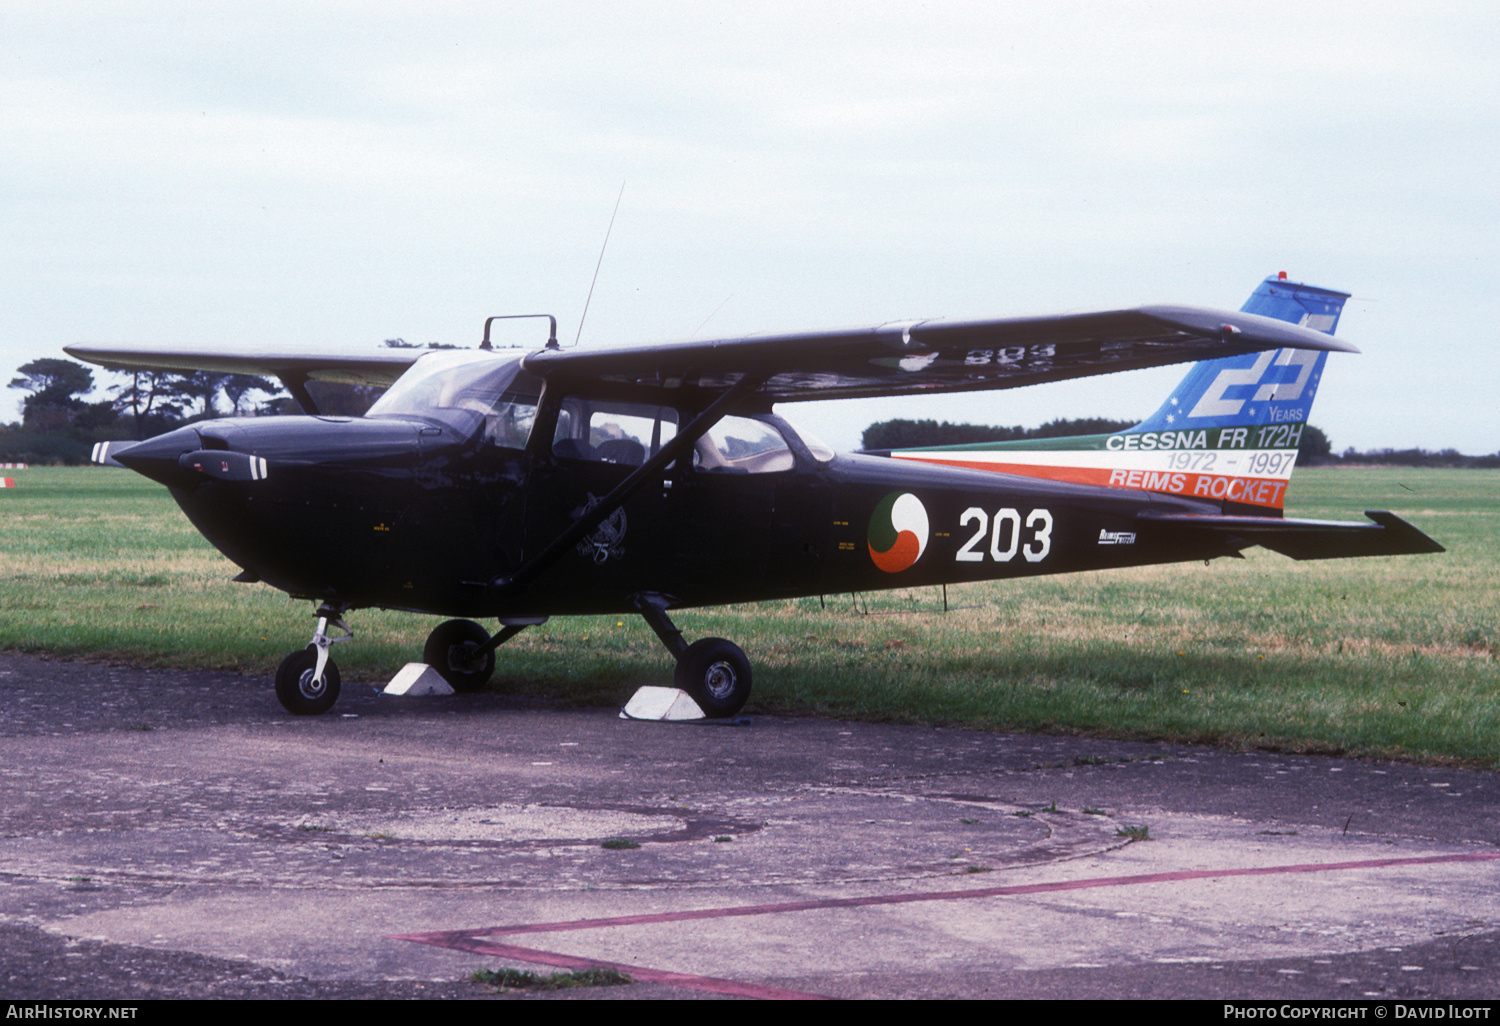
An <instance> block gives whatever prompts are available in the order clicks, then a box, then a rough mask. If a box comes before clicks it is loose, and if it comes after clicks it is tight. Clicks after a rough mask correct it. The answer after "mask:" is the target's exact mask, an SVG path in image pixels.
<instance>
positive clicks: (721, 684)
mask: <svg viewBox="0 0 1500 1026" xmlns="http://www.w3.org/2000/svg"><path fill="white" fill-rule="evenodd" d="M676 684H677V686H678V687H679V688H681V689H682V690H684V691H686V692H687V693H688V694H689V695H691V696H692V697H693V701H695V702H697V703H698V707H699V708H701V709H702V710H703V711H704V712H705V713H707V714H708V715H709V716H712V717H721V716H733V715H734V714H735V713H737V712H739V711H740V709H741V708H743V707H744V705H745V702H746V701H747V700H748V699H749V698H750V661H749V660H748V659H746V658H745V653H744V652H742V651H741V650H740V647H739V646H738V645H736V644H735V643H734V642H732V641H725V640H724V639H723V638H702V639H700V640H698V641H695V642H693V643H692V644H691V645H689V646H688V647H687V651H685V652H683V653H682V655H681V657H680V658H678V660H677V674H676Z"/></svg>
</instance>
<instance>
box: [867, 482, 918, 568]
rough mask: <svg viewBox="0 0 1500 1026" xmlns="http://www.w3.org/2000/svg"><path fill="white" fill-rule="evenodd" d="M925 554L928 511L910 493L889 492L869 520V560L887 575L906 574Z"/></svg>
mask: <svg viewBox="0 0 1500 1026" xmlns="http://www.w3.org/2000/svg"><path fill="white" fill-rule="evenodd" d="M926 551H927V508H926V507H925V506H923V505H922V500H921V499H918V498H917V497H916V496H915V495H913V494H911V493H910V492H892V493H891V494H889V495H887V496H886V497H885V498H883V499H881V500H880V504H879V505H877V506H876V507H875V512H874V514H872V515H871V517H870V558H871V559H873V560H874V561H875V565H876V566H878V567H880V569H882V570H884V571H885V572H886V573H888V574H893V573H896V572H897V571H899V570H905V569H906V568H907V567H909V566H911V565H912V564H913V563H915V562H916V561H917V560H919V559H921V558H922V553H923V552H926Z"/></svg>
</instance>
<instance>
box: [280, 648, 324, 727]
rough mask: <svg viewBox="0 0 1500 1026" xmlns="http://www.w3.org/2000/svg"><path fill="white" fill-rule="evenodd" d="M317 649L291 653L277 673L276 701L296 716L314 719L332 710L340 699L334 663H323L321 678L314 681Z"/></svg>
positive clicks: (305, 649) (282, 662)
mask: <svg viewBox="0 0 1500 1026" xmlns="http://www.w3.org/2000/svg"><path fill="white" fill-rule="evenodd" d="M317 668H318V650H317V649H316V648H315V647H313V646H312V645H309V646H307V647H306V648H304V649H302V650H301V651H299V652H293V653H292V654H291V655H289V656H287V657H286V658H285V659H283V660H282V661H281V666H279V667H278V668H277V670H276V698H277V699H278V700H279V701H280V702H281V705H282V708H284V709H285V710H286V711H287V712H289V713H295V714H296V715H298V716H317V715H319V714H321V713H326V712H327V711H328V710H329V709H332V708H333V703H334V702H336V701H338V697H339V668H338V667H337V666H334V665H333V660H332V659H330V660H328V662H326V663H324V664H323V679H322V680H316V679H314V677H313V673H314V672H315V671H316V670H317Z"/></svg>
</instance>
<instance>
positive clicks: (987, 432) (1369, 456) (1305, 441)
mask: <svg viewBox="0 0 1500 1026" xmlns="http://www.w3.org/2000/svg"><path fill="white" fill-rule="evenodd" d="M1138 423H1140V422H1139V421H1136V420H1107V419H1105V418H1103V417H1083V418H1078V419H1074V420H1068V419H1058V420H1052V421H1048V422H1047V423H1045V424H1043V425H1041V426H1040V427H1035V428H1024V427H1020V426H1016V427H997V426H994V425H989V424H954V423H951V422H949V421H941V422H939V421H935V420H882V421H878V422H876V423H874V424H871V425H870V426H869V427H867V428H865V432H864V435H863V436H862V438H861V447H862V448H864V449H867V450H885V449H918V448H923V447H926V446H933V445H972V444H974V443H978V442H1010V441H1017V440H1021V439H1028V438H1066V437H1068V436H1071V435H1103V434H1112V433H1114V432H1116V431H1123V430H1124V429H1126V428H1129V427H1134V426H1135V425H1136V424H1138ZM1297 453H1298V457H1299V459H1298V463H1299V464H1300V465H1302V466H1339V465H1349V466H1355V465H1360V466H1362V465H1374V466H1399V467H1476V468H1483V467H1500V452H1497V453H1491V454H1489V455H1486V456H1465V455H1463V454H1462V453H1460V452H1458V451H1457V450H1456V449H1443V450H1441V451H1439V452H1431V451H1429V450H1427V449H1370V450H1367V451H1360V450H1358V449H1354V448H1348V449H1345V450H1344V451H1343V453H1341V454H1335V453H1334V451H1333V443H1332V442H1330V441H1329V439H1328V436H1327V435H1326V434H1324V433H1323V432H1322V431H1321V430H1320V429H1318V428H1317V427H1315V426H1314V425H1312V424H1309V425H1307V426H1306V427H1305V428H1303V430H1302V441H1301V444H1300V445H1298V447H1297Z"/></svg>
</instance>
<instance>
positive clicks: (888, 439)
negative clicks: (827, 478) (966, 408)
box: [860, 417, 1139, 449]
mask: <svg viewBox="0 0 1500 1026" xmlns="http://www.w3.org/2000/svg"><path fill="white" fill-rule="evenodd" d="M1137 423H1139V421H1134V420H1106V419H1104V418H1102V417H1084V418H1082V419H1079V420H1066V419H1059V420H1050V421H1048V422H1047V423H1045V424H1043V425H1042V426H1041V427H1036V428H1024V427H1021V426H1019V425H1017V426H1015V427H997V426H995V425H992V424H954V423H952V422H951V421H946V420H945V421H941V422H939V421H936V420H882V421H877V422H876V423H874V424H871V425H870V426H869V427H867V428H865V433H864V435H863V436H862V437H861V438H860V447H861V448H864V449H918V448H922V447H924V446H929V445H973V444H975V443H978V442H1014V441H1019V440H1021V439H1024V438H1066V437H1067V436H1069V435H1103V434H1109V433H1110V432H1113V431H1120V430H1123V429H1124V428H1128V427H1133V426H1134V425H1136V424H1137Z"/></svg>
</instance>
